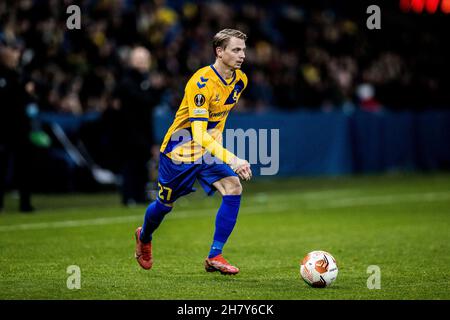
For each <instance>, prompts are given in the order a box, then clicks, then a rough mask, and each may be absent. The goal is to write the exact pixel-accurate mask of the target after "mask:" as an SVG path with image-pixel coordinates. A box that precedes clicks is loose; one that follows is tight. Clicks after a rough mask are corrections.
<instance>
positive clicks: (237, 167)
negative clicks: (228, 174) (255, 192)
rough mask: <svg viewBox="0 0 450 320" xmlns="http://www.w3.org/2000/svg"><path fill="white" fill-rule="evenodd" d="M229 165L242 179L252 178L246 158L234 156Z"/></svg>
mask: <svg viewBox="0 0 450 320" xmlns="http://www.w3.org/2000/svg"><path fill="white" fill-rule="evenodd" d="M230 167H231V169H233V171H234V172H236V174H237V175H238V176H239V178H241V179H242V180H245V181H248V180H250V179H251V178H252V170H251V169H250V164H249V163H248V162H247V160H243V159H239V158H238V157H236V158H234V159H233V160H232V161H231V164H230Z"/></svg>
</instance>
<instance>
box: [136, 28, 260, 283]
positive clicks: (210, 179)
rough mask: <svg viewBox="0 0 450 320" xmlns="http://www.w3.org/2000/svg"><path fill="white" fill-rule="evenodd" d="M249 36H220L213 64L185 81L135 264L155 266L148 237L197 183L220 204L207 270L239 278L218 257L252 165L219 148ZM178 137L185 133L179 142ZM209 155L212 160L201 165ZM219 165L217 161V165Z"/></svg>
mask: <svg viewBox="0 0 450 320" xmlns="http://www.w3.org/2000/svg"><path fill="white" fill-rule="evenodd" d="M246 39H247V36H246V35H245V34H244V33H242V32H240V31H238V30H233V29H224V30H222V31H220V32H218V33H217V34H216V35H215V36H214V39H213V50H214V54H215V56H216V60H215V62H214V64H212V65H209V66H206V67H203V68H201V69H199V70H198V71H197V72H196V73H195V74H194V75H193V76H192V77H191V78H190V80H189V81H188V83H187V85H186V88H185V94H184V97H183V100H182V102H181V105H180V107H179V109H178V111H177V113H176V115H175V120H174V121H173V123H172V125H171V127H170V128H169V130H168V132H167V134H166V136H165V137H164V141H163V143H162V145H161V149H160V163H159V170H158V185H159V195H158V198H157V200H156V201H154V202H153V203H151V204H150V205H149V206H148V208H147V210H146V213H145V218H144V224H143V226H142V227H138V228H137V229H136V231H135V237H136V252H135V256H136V259H137V261H138V263H139V265H140V266H141V267H142V268H144V269H150V268H151V267H152V265H153V258H152V242H151V241H152V235H153V232H154V231H155V230H156V229H157V228H158V226H159V225H160V223H161V222H162V220H163V219H164V216H165V215H166V214H168V213H169V212H170V211H171V210H172V208H173V204H174V202H175V201H176V200H177V199H178V198H179V197H181V196H184V195H187V194H189V193H191V192H193V191H195V190H194V189H193V188H192V186H193V184H194V182H195V180H198V181H199V182H200V184H201V186H202V187H203V189H204V190H205V192H206V193H207V194H208V195H212V194H214V192H215V191H216V190H217V191H219V193H220V194H221V195H222V204H221V206H220V208H219V211H218V212H217V216H216V221H215V232H214V238H213V241H212V245H211V250H210V252H209V255H208V257H207V258H206V259H205V269H206V271H208V272H213V271H219V272H221V273H222V274H237V273H238V272H239V269H238V268H237V267H235V266H233V265H231V264H230V263H229V262H228V261H227V260H225V258H224V257H223V256H222V249H223V247H224V245H225V243H226V242H227V240H228V237H229V236H230V234H231V232H232V231H233V228H234V226H235V224H236V219H237V216H238V212H239V206H240V203H241V194H242V185H241V183H240V181H239V178H241V179H242V180H250V179H251V177H252V171H251V169H250V164H249V163H248V162H247V161H246V160H243V159H239V158H238V157H237V156H235V155H234V154H233V153H231V152H230V151H228V150H226V149H225V148H223V146H222V144H221V142H222V140H221V139H222V132H223V130H224V127H225V122H226V119H227V116H228V113H229V112H230V111H231V109H233V107H234V106H235V105H236V103H237V102H238V100H239V97H240V96H241V94H242V91H243V90H244V89H245V88H246V86H247V76H246V75H245V74H244V73H243V72H242V71H241V70H240V68H241V65H242V63H243V62H244V59H245V41H246ZM180 132H184V133H186V132H189V139H186V138H185V139H181V141H180V136H181V135H180ZM206 153H208V155H209V156H210V160H211V157H213V158H214V160H218V161H214V162H212V161H203V160H204V159H206V158H205V154H206ZM219 160H220V161H219Z"/></svg>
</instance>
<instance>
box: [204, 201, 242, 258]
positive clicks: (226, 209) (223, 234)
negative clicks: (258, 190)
mask: <svg viewBox="0 0 450 320" xmlns="http://www.w3.org/2000/svg"><path fill="white" fill-rule="evenodd" d="M240 205H241V196H240V195H233V196H223V198H222V205H221V206H220V208H219V212H217V216H216V230H215V232H214V241H213V244H212V245H211V251H210V252H209V256H208V258H213V257H215V256H217V255H218V254H221V253H222V249H223V246H224V245H225V243H226V242H227V240H228V237H229V236H230V234H231V232H232V231H233V228H234V226H235V224H236V220H237V216H238V213H239V206H240Z"/></svg>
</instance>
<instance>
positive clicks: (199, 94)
mask: <svg viewBox="0 0 450 320" xmlns="http://www.w3.org/2000/svg"><path fill="white" fill-rule="evenodd" d="M202 79H203V78H202ZM205 84H206V83H203V82H201V79H200V77H199V79H198V82H196V79H195V78H193V79H191V80H190V81H189V83H188V85H187V87H186V92H185V94H186V99H187V103H188V107H189V120H190V121H191V130H192V139H193V140H194V141H195V142H196V143H198V144H199V145H200V146H202V147H203V148H205V149H206V150H207V151H209V152H210V153H211V154H212V155H213V156H215V157H216V158H219V159H220V160H222V161H223V162H224V163H226V164H228V165H229V166H230V167H231V169H232V170H233V171H234V172H236V173H237V174H238V175H239V176H240V177H241V178H242V179H244V180H250V178H251V170H250V164H249V163H248V162H247V161H246V160H242V159H239V158H238V157H237V156H236V155H234V154H233V153H232V152H230V151H228V150H227V149H225V148H224V147H223V146H222V145H221V144H220V143H218V142H217V141H216V140H215V139H214V138H213V137H211V135H210V134H209V133H208V131H207V127H208V120H209V101H210V98H211V93H210V91H209V88H208V86H206V85H205Z"/></svg>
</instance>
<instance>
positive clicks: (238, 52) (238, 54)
mask: <svg viewBox="0 0 450 320" xmlns="http://www.w3.org/2000/svg"><path fill="white" fill-rule="evenodd" d="M244 59H245V41H244V40H242V39H239V38H234V37H232V38H231V39H230V41H229V42H228V45H227V47H226V48H225V50H223V54H222V61H223V63H224V64H225V65H226V66H228V67H230V68H232V69H239V68H241V66H242V63H243V62H244Z"/></svg>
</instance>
